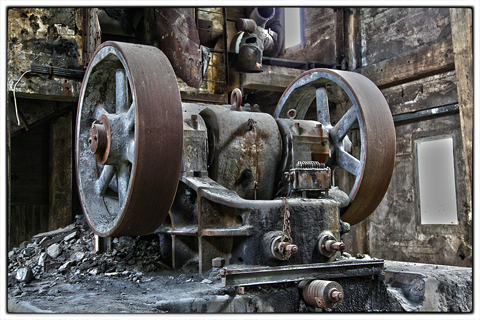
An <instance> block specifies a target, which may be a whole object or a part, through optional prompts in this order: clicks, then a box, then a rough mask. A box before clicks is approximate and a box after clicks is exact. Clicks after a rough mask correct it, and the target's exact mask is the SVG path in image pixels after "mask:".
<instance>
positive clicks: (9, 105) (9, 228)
mask: <svg viewBox="0 0 480 320" xmlns="http://www.w3.org/2000/svg"><path fill="white" fill-rule="evenodd" d="M10 98H11V95H10V94H7V106H6V108H7V110H6V111H7V112H6V120H7V139H6V140H7V143H6V144H7V149H6V152H5V155H6V157H7V179H6V180H7V181H6V182H7V197H6V198H7V199H6V200H7V203H6V205H7V246H8V249H9V250H10V249H11V248H12V246H13V243H12V241H13V237H12V211H11V200H10V196H11V193H12V190H11V185H12V182H11V179H12V169H11V166H12V165H11V152H10V143H11V140H10V130H11V125H10V111H11V109H13V105H12V103H11V99H10Z"/></svg>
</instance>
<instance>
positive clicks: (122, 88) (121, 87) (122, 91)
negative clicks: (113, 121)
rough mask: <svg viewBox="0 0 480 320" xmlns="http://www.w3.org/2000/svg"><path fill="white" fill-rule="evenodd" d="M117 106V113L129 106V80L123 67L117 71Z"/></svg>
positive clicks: (124, 110)
mask: <svg viewBox="0 0 480 320" xmlns="http://www.w3.org/2000/svg"><path fill="white" fill-rule="evenodd" d="M115 107H116V113H117V114H119V113H123V112H126V111H127V107H128V80H127V77H126V75H125V70H123V69H117V70H116V71H115Z"/></svg>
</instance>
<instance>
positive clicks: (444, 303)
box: [385, 261, 473, 312]
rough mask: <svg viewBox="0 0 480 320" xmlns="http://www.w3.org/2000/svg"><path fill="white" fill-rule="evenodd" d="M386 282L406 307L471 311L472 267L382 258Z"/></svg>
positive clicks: (412, 309)
mask: <svg viewBox="0 0 480 320" xmlns="http://www.w3.org/2000/svg"><path fill="white" fill-rule="evenodd" d="M385 282H386V283H387V285H388V290H389V292H391V293H392V294H393V295H394V296H395V297H396V299H397V301H398V302H399V303H400V304H401V305H402V308H403V309H404V310H405V311H423V312H472V311H473V300H472V299H473V298H472V293H473V279H472V268H463V267H452V266H442V265H433V264H422V263H409V262H399V261H385Z"/></svg>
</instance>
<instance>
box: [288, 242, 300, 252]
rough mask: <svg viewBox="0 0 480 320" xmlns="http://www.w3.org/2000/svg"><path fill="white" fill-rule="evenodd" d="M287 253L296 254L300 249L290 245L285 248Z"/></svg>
mask: <svg viewBox="0 0 480 320" xmlns="http://www.w3.org/2000/svg"><path fill="white" fill-rule="evenodd" d="M285 251H286V252H290V253H296V252H297V251H298V247H297V246H296V245H294V244H289V245H287V246H286V247H285Z"/></svg>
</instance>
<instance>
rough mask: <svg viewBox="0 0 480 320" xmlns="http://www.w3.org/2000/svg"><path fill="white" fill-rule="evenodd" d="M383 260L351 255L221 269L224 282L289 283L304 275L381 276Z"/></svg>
mask: <svg viewBox="0 0 480 320" xmlns="http://www.w3.org/2000/svg"><path fill="white" fill-rule="evenodd" d="M383 267H384V263H383V260H356V259H349V260H343V261H338V262H331V263H312V264H302V265H289V266H277V267H238V266H237V267H234V266H231V267H230V266H227V267H224V268H223V269H222V270H220V275H221V277H222V283H223V285H224V286H253V285H262V284H271V283H286V282H294V281H301V280H305V279H312V278H317V279H326V280H329V279H340V278H349V277H362V276H376V277H378V276H381V275H382V274H383Z"/></svg>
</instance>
